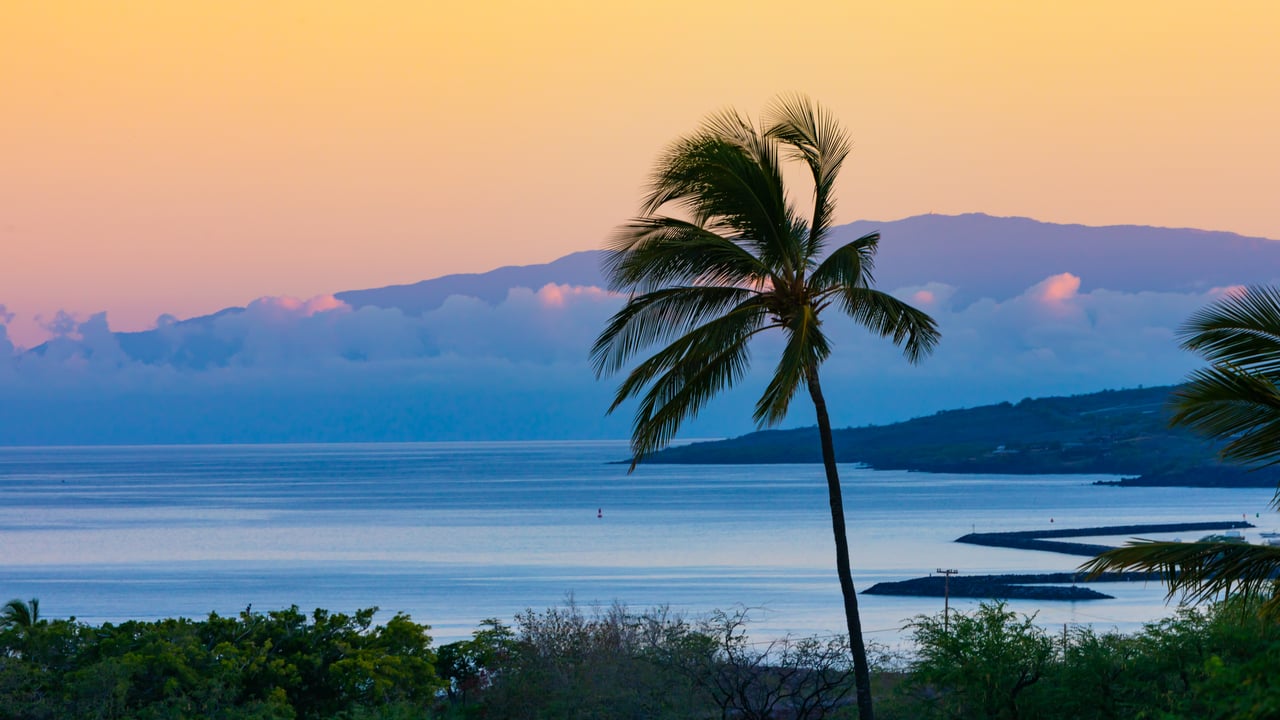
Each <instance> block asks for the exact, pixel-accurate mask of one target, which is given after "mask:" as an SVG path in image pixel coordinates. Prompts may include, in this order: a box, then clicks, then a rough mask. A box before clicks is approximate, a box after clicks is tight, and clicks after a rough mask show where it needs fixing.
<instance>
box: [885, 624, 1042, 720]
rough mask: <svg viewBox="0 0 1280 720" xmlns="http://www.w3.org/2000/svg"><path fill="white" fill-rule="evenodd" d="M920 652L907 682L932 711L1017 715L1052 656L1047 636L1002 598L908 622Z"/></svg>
mask: <svg viewBox="0 0 1280 720" xmlns="http://www.w3.org/2000/svg"><path fill="white" fill-rule="evenodd" d="M911 626H912V629H913V635H914V639H915V643H916V646H917V652H918V653H919V658H918V660H917V661H916V664H915V667H914V672H913V673H912V676H911V680H910V682H909V684H908V687H911V688H914V689H915V692H916V693H917V695H918V697H920V698H921V704H922V706H923V707H924V708H927V709H928V711H929V712H928V714H929V715H930V716H932V717H944V718H990V719H991V720H1016V718H1018V717H1031V716H1028V715H1026V714H1025V709H1024V708H1025V705H1026V700H1025V695H1024V693H1025V692H1026V691H1027V689H1028V688H1031V687H1033V686H1034V685H1036V683H1038V682H1040V680H1041V678H1042V677H1043V676H1044V674H1045V671H1046V669H1047V668H1048V665H1049V663H1050V661H1051V660H1052V659H1053V658H1054V648H1053V643H1052V641H1050V640H1049V638H1048V637H1047V636H1046V635H1045V633H1044V631H1043V630H1041V629H1040V628H1038V627H1036V625H1035V624H1034V623H1033V622H1032V618H1030V617H1021V618H1019V617H1018V616H1017V615H1016V614H1015V613H1013V612H1011V611H1010V610H1008V608H1006V607H1005V605H1004V603H995V604H986V603H984V604H983V605H981V606H980V607H979V608H978V610H977V611H975V612H973V613H971V614H970V613H961V612H957V613H953V614H952V615H951V616H950V618H949V619H948V618H945V617H919V618H916V620H915V621H914V622H913V623H912V625H911Z"/></svg>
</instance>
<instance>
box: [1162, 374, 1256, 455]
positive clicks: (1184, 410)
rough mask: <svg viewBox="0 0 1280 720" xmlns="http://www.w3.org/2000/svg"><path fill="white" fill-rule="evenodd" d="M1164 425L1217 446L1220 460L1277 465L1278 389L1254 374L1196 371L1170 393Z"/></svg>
mask: <svg viewBox="0 0 1280 720" xmlns="http://www.w3.org/2000/svg"><path fill="white" fill-rule="evenodd" d="M1173 408H1174V415H1173V417H1172V418H1171V420H1170V422H1171V423H1172V424H1175V425H1185V426H1187V427H1190V428H1192V429H1193V430H1195V431H1197V432H1199V433H1201V434H1204V435H1207V436H1209V437H1211V438H1215V439H1218V440H1227V441H1228V442H1227V443H1226V445H1224V446H1223V447H1222V450H1221V451H1220V454H1221V456H1222V457H1223V459H1225V460H1230V461H1235V462H1244V463H1258V464H1261V465H1274V464H1276V463H1280V388H1277V386H1276V384H1275V382H1274V381H1272V380H1271V379H1270V378H1267V377H1264V376H1262V375H1260V374H1258V373H1256V372H1249V371H1246V370H1243V369H1241V368H1238V367H1235V366H1230V365H1218V366H1214V367H1209V368H1205V369H1202V370H1197V371H1195V372H1194V373H1192V375H1191V378H1190V380H1189V381H1188V382H1187V383H1186V384H1185V385H1183V386H1182V387H1181V388H1179V389H1177V390H1175V391H1174V393H1173Z"/></svg>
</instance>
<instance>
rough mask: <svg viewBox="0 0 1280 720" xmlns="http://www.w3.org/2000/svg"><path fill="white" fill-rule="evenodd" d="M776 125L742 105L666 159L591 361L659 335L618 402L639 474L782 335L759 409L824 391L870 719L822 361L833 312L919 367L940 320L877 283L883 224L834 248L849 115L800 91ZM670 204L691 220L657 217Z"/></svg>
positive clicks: (861, 706)
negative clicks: (803, 176)
mask: <svg viewBox="0 0 1280 720" xmlns="http://www.w3.org/2000/svg"><path fill="white" fill-rule="evenodd" d="M764 120H765V121H764V128H763V129H757V128H756V127H755V126H754V125H752V124H751V123H750V122H749V121H748V120H746V119H744V118H743V117H741V116H740V115H738V114H737V113H734V112H725V113H722V114H720V115H716V116H713V117H712V118H711V119H710V120H708V121H707V123H706V124H705V125H704V126H703V127H702V129H701V130H699V131H698V132H696V133H694V134H693V135H690V136H689V137H686V138H684V139H682V140H679V141H677V142H676V143H675V144H674V145H673V146H672V147H671V148H670V149H669V150H668V151H667V153H666V154H665V155H664V156H663V157H662V158H661V159H660V160H659V162H658V167H657V170H656V171H655V173H654V175H653V178H652V181H651V183H650V190H649V194H648V196H647V197H646V198H645V202H644V205H643V207H642V208H641V214H640V216H639V217H637V218H635V219H633V220H631V221H630V222H629V223H627V224H626V225H624V226H623V227H622V228H621V229H620V230H619V232H618V234H617V236H616V237H615V238H614V240H613V242H612V244H611V246H610V248H609V250H610V252H609V253H608V255H607V259H606V261H605V267H606V270H607V272H608V274H609V278H610V287H611V288H612V289H613V290H617V291H621V292H626V293H629V294H630V299H629V300H628V302H627V304H626V305H625V306H624V307H623V308H622V310H620V311H618V313H617V314H616V315H614V316H613V318H612V319H611V320H610V321H609V323H608V325H607V326H606V327H605V329H604V331H603V332H601V333H600V337H599V338H598V339H597V340H596V343H595V346H594V347H593V348H592V350H591V357H592V361H593V363H594V364H595V369H596V374H597V375H608V374H613V373H615V372H618V371H619V370H621V369H623V367H625V366H626V365H628V364H629V361H630V360H631V359H632V358H633V357H634V356H635V355H637V354H638V353H640V352H641V351H642V350H644V349H645V348H647V347H649V346H650V345H653V344H661V345H663V347H662V349H660V350H658V351H657V352H656V353H654V354H653V355H652V356H650V357H649V358H647V359H645V360H643V361H641V362H640V363H639V364H638V365H636V367H635V368H634V369H632V370H631V372H630V373H629V374H628V375H627V377H626V379H625V380H624V381H623V382H622V384H621V386H620V387H619V388H618V391H617V394H616V396H615V397H614V401H613V405H612V406H610V408H609V411H610V412H612V411H614V410H616V409H617V408H618V406H619V405H621V404H622V403H624V402H626V401H627V400H628V399H631V398H636V397H638V398H639V407H638V409H637V410H636V416H635V424H634V428H633V432H632V439H631V447H632V451H633V455H632V464H631V468H632V469H633V470H634V469H635V466H636V463H638V462H640V460H641V459H642V458H643V457H644V456H645V455H647V454H649V453H651V452H653V451H654V450H657V449H659V448H661V447H663V446H664V445H666V444H667V443H668V442H670V441H671V439H672V438H673V437H674V436H675V434H676V432H677V430H679V428H680V424H681V423H682V422H684V420H686V419H687V418H689V417H690V416H692V415H694V414H696V413H697V412H698V410H699V409H700V408H701V407H702V406H703V404H704V403H706V402H707V401H708V400H709V399H710V398H711V397H713V396H714V395H715V394H716V393H718V392H720V391H721V390H724V389H725V388H727V387H729V386H731V385H733V384H734V383H735V382H737V381H738V380H740V379H741V378H742V376H743V375H744V374H745V373H746V371H747V366H748V361H749V360H750V355H749V342H750V340H751V339H752V338H753V337H755V336H756V335H759V334H760V333H763V332H766V331H778V332H781V333H782V334H783V335H784V337H785V344H784V346H783V350H782V356H781V358H779V360H778V364H777V367H776V368H775V369H774V372H773V376H772V378H771V379H770V381H769V384H768V386H767V387H766V388H765V390H764V394H763V395H761V397H760V400H759V401H758V402H757V403H756V409H755V419H756V422H757V423H758V424H760V425H772V424H774V423H777V422H779V421H780V420H782V418H784V417H785V416H786V414H787V409H788V408H789V407H790V405H791V400H792V399H793V398H794V397H795V394H796V392H797V391H798V390H799V389H800V388H801V387H805V388H807V389H808V391H809V396H810V398H811V399H812V400H813V404H814V410H815V412H816V415H817V419H818V435H819V438H820V439H821V441H822V461H823V466H824V469H825V471H826V476H827V492H828V496H829V500H830V507H831V527H832V534H833V535H834V537H835V549H836V571H837V574H838V576H839V578H840V590H841V594H842V596H843V598H844V609H845V618H846V621H847V623H848V628H849V645H850V651H851V653H852V655H853V664H854V680H855V684H856V686H857V700H858V717H860V718H863V720H873V708H872V704H871V685H870V680H869V676H868V670H867V658H866V648H865V646H864V644H863V640H862V632H861V627H862V626H861V620H860V618H859V615H858V598H857V593H856V592H855V591H854V586H853V574H852V571H851V570H850V563H849V549H848V541H847V538H846V534H845V522H844V506H843V500H842V499H841V489H840V477H839V474H838V472H837V468H836V461H835V450H834V446H833V444H832V436H831V421H830V419H829V417H828V415H827V409H826V400H825V399H823V396H822V389H821V387H820V385H819V381H818V368H819V366H820V365H821V364H822V361H823V360H826V359H827V356H829V355H830V354H831V345H830V343H829V342H828V341H827V337H826V334H825V333H824V332H823V330H822V320H821V314H822V312H823V311H824V310H826V309H827V308H828V307H831V306H833V305H834V306H835V307H836V308H838V309H839V310H842V311H843V312H844V313H845V314H846V315H848V316H849V317H851V318H852V319H853V321H854V322H856V323H858V324H860V325H862V326H864V327H866V328H868V329H869V330H871V331H872V332H875V333H877V334H879V335H881V336H885V337H890V338H892V339H893V341H894V342H895V343H897V344H899V345H901V346H902V347H903V350H904V352H905V354H906V356H907V359H908V360H911V361H912V362H914V361H917V360H919V359H920V358H922V357H923V356H924V355H926V354H927V353H928V352H929V351H930V350H932V348H933V346H934V345H935V344H936V343H937V341H938V330H937V328H936V327H935V325H934V322H933V320H932V319H931V318H930V317H929V316H928V315H925V314H924V313H922V312H920V311H919V310H916V309H915V308H913V307H911V306H909V305H907V304H905V303H903V302H901V301H899V300H897V299H895V298H894V297H892V296H890V295H887V294H885V293H882V292H879V291H877V290H875V289H874V288H872V287H871V284H872V276H871V271H872V264H873V260H874V257H875V252H876V245H877V243H878V242H879V240H880V236H879V235H878V234H875V233H872V234H870V235H866V236H863V237H860V238H858V239H857V240H854V241H853V242H850V243H847V244H845V245H844V246H842V247H838V248H836V249H835V250H833V251H831V252H829V253H828V252H827V247H826V245H827V237H828V235H829V233H830V231H831V227H832V219H833V216H834V212H835V196H834V189H835V181H836V176H837V175H838V174H839V172H840V166H841V165H842V164H843V163H844V159H845V157H846V156H847V155H848V154H849V141H848V139H847V138H846V136H845V133H844V130H843V129H842V128H841V127H840V125H839V123H837V122H835V120H834V119H833V118H831V116H829V115H828V114H827V113H826V112H824V111H823V110H822V109H821V108H819V107H817V106H816V105H814V104H813V103H812V102H810V101H808V100H806V99H804V98H801V97H793V98H784V99H782V100H779V101H778V102H776V103H775V104H774V105H773V106H772V107H771V108H770V109H769V110H768V111H767V112H766V115H765V119H764ZM786 160H796V161H800V162H801V163H803V164H804V165H805V166H806V167H807V168H808V170H809V174H810V176H811V177H812V180H813V210H812V213H811V214H810V216H809V218H808V219H807V220H806V219H805V218H804V217H803V216H802V215H801V214H800V213H799V212H798V211H797V210H796V209H795V208H794V207H792V205H791V203H790V202H789V201H788V198H787V193H786V190H785V187H784V185H783V180H782V174H783V173H782V164H783V162H784V161H786ZM664 208H674V209H676V210H679V211H683V213H684V215H685V217H684V218H678V217H673V216H670V215H664V214H659V211H660V210H663V209H664ZM824 255H825V257H824Z"/></svg>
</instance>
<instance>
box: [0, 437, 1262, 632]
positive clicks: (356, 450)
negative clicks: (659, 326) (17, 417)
mask: <svg viewBox="0 0 1280 720" xmlns="http://www.w3.org/2000/svg"><path fill="white" fill-rule="evenodd" d="M627 455H628V453H627V446H626V444H625V443H623V442H501V443H407V444H364V445H361V444H343V445H210V446H143V447H72V448H63V447H58V448H53V447H50V448H0V601H2V600H7V599H9V598H23V599H27V598H31V597H36V598H39V599H40V609H41V612H42V614H43V615H44V616H45V617H69V616H74V617H75V618H77V619H79V620H81V621H85V622H89V623H100V622H104V621H112V622H114V621H120V620H125V619H155V618H162V617H172V616H187V617H202V616H205V615H207V614H208V613H209V612H211V611H216V612H218V613H219V614H234V613H237V612H239V611H241V610H243V609H245V608H246V607H249V606H252V608H253V609H254V610H263V611H265V610H271V609H277V608H282V607H288V606H289V605H295V604H296V605H298V606H299V607H301V608H302V609H304V610H308V611H309V610H310V609H313V608H316V607H324V608H328V609H330V610H334V611H341V612H351V611H354V610H356V609H357V608H363V607H370V606H377V607H379V608H380V609H381V611H380V614H379V615H378V617H380V618H382V619H383V620H385V619H387V618H389V617H391V615H392V614H393V613H396V612H405V613H408V614H410V615H411V616H412V617H413V618H414V620H416V621H418V622H424V623H427V624H429V625H431V626H432V628H433V630H432V635H433V637H434V638H436V640H437V642H448V641H450V640H454V639H459V638H462V637H467V636H469V635H470V633H471V631H472V630H474V629H475V628H476V627H477V625H478V623H479V622H480V621H481V620H483V619H485V618H491V617H492V618H498V619H500V620H503V621H507V622H510V621H511V620H512V618H513V616H514V615H515V614H516V613H519V612H521V611H523V610H525V609H527V608H532V609H535V610H540V609H545V608H547V607H551V606H556V605H561V604H563V603H564V602H565V601H566V599H567V598H570V597H572V598H573V600H574V601H575V602H577V603H578V604H580V605H584V606H588V607H589V606H591V605H593V604H602V605H608V604H611V603H614V602H620V603H623V604H626V605H627V606H628V607H629V608H631V609H632V610H637V611H638V610H643V609H646V608H650V607H656V606H662V605H665V606H669V607H671V608H672V609H674V610H677V611H680V612H683V613H686V614H688V615H690V616H693V617H696V616H698V615H701V614H705V613H707V612H710V611H712V610H714V609H717V608H719V609H730V608H735V607H739V606H741V607H746V608H748V609H749V612H750V616H751V618H752V625H751V630H750V632H751V634H752V635H754V636H760V637H776V636H779V635H783V634H788V633H791V634H802V635H809V634H828V633H832V632H840V631H841V630H842V628H843V615H842V611H841V603H840V593H839V586H838V584H837V581H836V576H835V569H834V565H835V563H834V549H833V541H832V538H831V523H830V513H829V510H828V507H827V496H826V485H825V481H824V479H823V474H822V468H821V467H820V466H818V465H733V466H728V465H711V466H707V465H703V466H678V465H643V466H641V467H639V468H638V469H637V470H636V471H635V472H634V473H631V474H628V473H627V466H626V465H621V464H616V462H615V461H619V460H622V459H624V458H626V457H627ZM841 477H842V479H843V485H844V495H845V512H846V517H847V520H848V525H849V542H850V551H851V554H852V557H853V569H854V580H855V583H856V584H857V586H858V588H859V590H864V589H866V588H868V587H870V586H871V585H872V584H874V583H876V582H880V581H884V580H901V579H906V578H910V577H918V576H920V575H927V574H929V573H931V572H934V571H935V570H937V569H939V568H944V567H947V568H955V569H957V570H959V571H960V572H961V573H966V574H984V573H999V572H1021V571H1027V572H1040V571H1044V572H1049V571H1065V570H1071V569H1074V568H1075V566H1076V565H1078V564H1079V562H1080V560H1081V558H1076V557H1071V556H1066V555H1058V554H1053V553H1044V552H1030V551H1021V550H1010V549H1000V548H983V547H977V546H972V545H961V544H957V543H955V542H953V541H954V540H955V538H957V537H959V536H961V535H963V534H965V533H968V532H971V531H979V532H982V531H988V532H994V531H1002V530H1031V529H1041V528H1050V527H1053V528H1070V527H1085V526H1095V525H1120V524H1135V523H1156V522H1202V521H1223V520H1238V519H1241V518H1242V517H1244V518H1247V519H1248V520H1249V521H1251V522H1253V523H1255V524H1257V525H1258V526H1259V530H1270V529H1272V527H1273V526H1274V524H1275V523H1274V520H1275V516H1274V515H1273V514H1272V511H1271V510H1270V508H1269V502H1270V500H1271V498H1272V494H1273V493H1272V491H1271V490H1267V489H1246V490H1226V489H1190V488H1116V487H1104V486H1095V485H1092V483H1093V482H1094V481H1095V480H1099V479H1112V478H1110V477H1109V476H1079V475H1059V476H973V475H946V474H925V473H908V472H882V471H873V470H867V469H864V468H859V467H857V466H852V465H846V466H842V467H841ZM1253 532H1255V533H1256V532H1257V531H1253ZM1121 540H1123V538H1106V539H1102V541H1103V542H1109V543H1117V542H1119V541H1121ZM1095 587H1096V589H1098V590H1100V591H1102V592H1105V593H1108V594H1112V595H1116V596H1117V597H1116V599H1114V600H1098V601H1088V602H1074V603H1072V602H1032V601H1018V602H1013V603H1010V606H1011V608H1012V609H1014V610H1016V611H1018V612H1022V613H1028V614H1031V613H1035V614H1036V617H1037V622H1040V623H1042V624H1044V625H1046V626H1049V627H1055V628H1058V627H1061V626H1062V625H1063V624H1070V625H1079V624H1088V625H1092V626H1094V627H1095V628H1098V629H1108V628H1113V627H1114V628H1119V629H1121V630H1134V629H1136V628H1138V627H1139V626H1140V625H1141V623H1143V622H1147V621H1151V620H1154V619H1157V618H1160V617H1163V616H1166V615H1168V614H1171V613H1172V612H1173V607H1172V606H1170V605H1168V604H1166V602H1165V598H1164V589H1163V587H1161V586H1160V585H1158V584H1154V583H1125V584H1099V585H1096V586H1095ZM859 602H860V604H861V607H862V613H863V625H864V627H865V628H866V630H867V637H868V639H870V640H872V641H876V642H880V643H883V644H885V645H889V646H895V645H898V644H900V643H901V642H902V641H903V639H904V638H905V637H906V636H907V635H908V634H909V631H907V630H904V629H903V628H904V626H905V624H906V623H907V622H908V621H909V620H910V619H911V618H912V617H914V616H916V615H919V614H932V613H936V612H939V611H941V609H942V601H941V599H938V598H896V597H885V596H871V595H862V596H860V599H859ZM975 604H976V601H971V600H963V599H961V600H953V603H952V606H953V607H958V608H960V609H966V608H972V607H973V606H974V605H975Z"/></svg>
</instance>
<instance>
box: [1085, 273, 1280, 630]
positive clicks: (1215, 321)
mask: <svg viewBox="0 0 1280 720" xmlns="http://www.w3.org/2000/svg"><path fill="white" fill-rule="evenodd" d="M1180 334H1181V336H1182V338H1183V343H1182V346H1183V347H1184V348H1186V349H1188V350H1192V351H1195V352H1197V353H1200V354H1201V355H1203V356H1204V357H1205V359H1207V360H1208V361H1209V363H1210V364H1209V367H1207V368H1204V369H1202V370H1197V371H1196V372H1195V373H1194V374H1192V376H1191V378H1190V379H1189V380H1188V382H1187V384H1186V385H1185V386H1183V387H1182V388H1180V389H1179V390H1177V391H1176V392H1175V393H1174V398H1175V399H1174V415H1173V419H1172V423H1173V424H1175V425H1186V426H1188V427H1190V428H1192V429H1194V430H1197V431H1199V432H1201V433H1203V434H1205V435H1207V436H1209V437H1211V438H1214V439H1217V440H1225V441H1227V442H1226V444H1225V445H1224V446H1223V448H1222V451H1221V455H1222V457H1223V459H1225V460H1231V461H1235V462H1241V463H1250V464H1257V465H1264V466H1265V465H1274V464H1276V463H1280V289H1277V288H1274V287H1250V288H1247V289H1245V290H1244V291H1242V292H1236V293H1231V294H1228V295H1227V296H1226V297H1223V298H1222V299H1220V300H1218V301H1217V302H1214V303H1212V304H1210V305H1208V306H1207V307H1205V308H1202V309H1201V310H1199V311H1197V312H1196V313H1195V314H1194V315H1192V316H1191V318H1190V319H1189V320H1188V321H1187V323H1186V325H1184V326H1183V328H1182V330H1181V333H1180ZM1277 502H1280V494H1278V495H1277V497H1276V498H1275V499H1274V500H1273V501H1272V503H1273V505H1274V504H1276V503H1277ZM1082 569H1084V570H1087V571H1089V572H1091V573H1093V574H1097V573H1101V572H1104V571H1107V570H1146V571H1151V572H1157V573H1159V574H1160V575H1161V577H1162V578H1163V579H1164V580H1165V582H1167V583H1168V584H1169V596H1170V597H1173V596H1174V595H1176V594H1178V593H1186V595H1187V596H1188V597H1189V598H1190V599H1191V600H1193V601H1196V602H1199V601H1202V600H1206V599H1209V598H1212V597H1215V596H1217V595H1219V594H1223V595H1225V594H1227V593H1228V592H1232V593H1238V594H1241V595H1244V596H1259V597H1263V598H1265V599H1266V601H1265V602H1264V603H1263V605H1262V612H1263V614H1264V615H1268V616H1271V617H1275V618H1278V619H1280V592H1277V589H1278V588H1277V585H1276V576H1277V573H1280V547H1270V546H1265V547H1264V546H1257V545H1248V544H1243V543H1228V542H1195V543H1176V542H1153V541H1145V540H1143V541H1138V542H1134V543H1130V544H1128V545H1126V546H1124V547H1122V548H1117V549H1115V550H1110V551H1107V552H1105V553H1103V554H1101V555H1099V556H1098V557H1097V558H1095V559H1093V560H1090V561H1089V562H1087V563H1085V564H1084V565H1083V566H1082Z"/></svg>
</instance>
